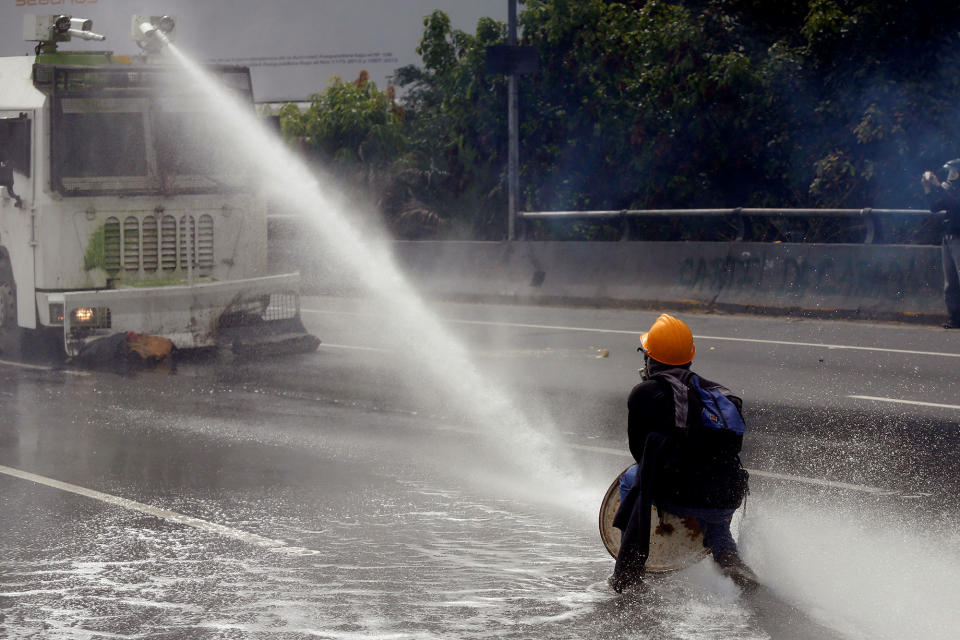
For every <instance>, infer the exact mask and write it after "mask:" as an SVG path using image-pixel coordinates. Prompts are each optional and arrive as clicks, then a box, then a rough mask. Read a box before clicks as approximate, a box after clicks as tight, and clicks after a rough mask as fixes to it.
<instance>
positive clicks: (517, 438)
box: [168, 44, 596, 512]
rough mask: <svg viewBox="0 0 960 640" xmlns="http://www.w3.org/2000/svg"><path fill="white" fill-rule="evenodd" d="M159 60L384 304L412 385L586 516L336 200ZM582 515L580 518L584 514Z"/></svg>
mask: <svg viewBox="0 0 960 640" xmlns="http://www.w3.org/2000/svg"><path fill="white" fill-rule="evenodd" d="M168 51H169V52H170V53H171V54H172V55H173V56H174V57H175V59H176V60H177V61H178V62H179V63H180V64H181V65H182V66H183V68H184V69H185V70H186V71H187V73H188V74H189V76H190V77H191V78H192V79H193V81H194V82H195V83H196V85H197V86H198V87H200V88H201V90H202V91H203V93H204V94H205V95H206V96H207V97H208V98H209V99H210V100H211V101H212V103H213V104H214V105H215V106H216V111H217V113H218V116H220V118H219V120H220V123H219V124H220V125H221V126H224V127H226V128H227V129H229V130H230V131H231V132H232V135H231V138H232V140H233V141H234V142H235V144H236V149H235V151H236V153H237V154H238V155H240V156H242V157H243V158H244V160H246V161H249V162H252V163H253V165H254V166H253V170H254V171H255V172H256V173H257V174H258V176H259V178H260V181H261V182H262V184H263V185H264V188H265V190H266V192H267V194H268V195H269V196H270V197H271V198H273V200H274V201H275V202H277V203H278V204H280V205H281V206H283V207H284V208H285V210H287V211H290V212H295V213H299V214H302V215H303V216H304V218H305V219H307V220H309V221H310V222H311V223H312V225H313V226H314V227H315V228H316V229H317V230H318V231H319V234H320V237H321V238H322V239H323V241H324V250H326V251H329V252H330V253H332V254H333V255H334V259H333V262H336V263H338V264H339V265H340V266H345V267H346V269H347V270H349V271H350V272H352V273H353V274H355V275H356V276H357V277H358V278H359V279H360V281H361V282H362V283H363V284H364V286H365V287H366V288H367V289H368V290H369V291H370V292H371V293H372V294H373V295H374V296H375V297H376V298H377V299H378V300H379V301H380V302H381V303H382V304H383V306H384V309H385V313H387V314H389V322H390V326H391V329H392V330H391V337H392V339H393V340H394V344H395V345H396V346H397V349H398V350H399V351H401V352H405V354H406V355H407V356H409V357H411V358H412V361H414V362H417V363H422V367H421V368H419V369H418V370H417V371H416V372H415V375H417V376H419V375H423V376H424V377H425V378H426V379H425V380H424V381H423V384H430V382H432V383H433V384H434V385H436V386H435V387H434V388H435V389H436V393H439V394H444V395H445V396H447V397H449V399H450V402H451V404H455V405H458V406H459V410H460V412H461V413H462V414H463V415H467V416H470V417H471V418H472V420H473V421H474V422H475V423H476V424H477V425H478V426H479V427H481V428H482V429H483V430H484V431H486V432H488V433H490V435H491V438H492V440H493V441H495V442H496V443H498V444H499V445H500V448H501V451H502V452H504V455H505V456H508V457H511V458H513V459H514V460H515V462H516V464H517V466H521V465H522V466H523V467H524V468H525V469H527V470H528V471H529V473H530V474H531V480H534V481H536V482H537V484H540V485H541V486H542V483H544V482H546V483H549V485H548V486H550V487H551V491H549V492H546V493H549V494H551V495H552V496H554V497H555V498H556V499H557V500H558V501H559V502H560V504H564V505H567V506H574V507H575V508H577V509H588V510H589V511H590V512H592V511H593V509H595V505H594V504H593V502H595V501H596V493H595V491H592V492H587V491H586V490H585V489H584V488H583V484H582V481H580V480H579V479H578V474H576V473H574V469H575V466H574V464H573V462H572V460H571V459H570V457H569V454H568V453H567V451H566V450H565V449H564V448H562V447H560V446H558V443H557V441H556V438H555V437H551V434H552V431H553V428H552V427H551V425H549V424H548V423H547V422H546V421H545V420H544V419H543V418H539V419H538V420H536V421H534V420H533V419H531V417H530V416H529V415H528V413H527V412H526V411H525V410H524V409H525V408H521V405H520V404H519V403H518V402H516V401H515V399H513V398H511V397H510V394H509V393H508V392H507V391H506V390H505V389H503V388H501V387H499V386H498V385H496V384H494V382H493V381H492V380H490V379H488V378H487V377H485V376H484V375H483V374H482V373H481V372H480V370H479V369H478V367H477V366H476V364H475V362H474V361H473V360H472V358H471V357H470V355H469V353H468V351H467V350H466V348H465V347H464V346H463V345H462V344H461V343H460V342H459V341H458V340H457V339H455V338H454V337H453V336H452V335H451V333H450V332H449V330H448V329H447V328H446V327H445V326H444V325H443V324H442V323H441V322H440V321H439V320H438V318H437V317H436V316H435V315H434V314H433V313H432V312H431V311H430V310H429V309H428V308H427V306H426V304H425V303H424V301H423V300H422V298H421V296H420V295H419V294H418V293H417V291H416V290H415V289H414V287H413V286H412V285H411V284H410V282H408V280H407V279H406V278H405V277H404V275H403V274H402V273H401V271H400V269H399V268H398V267H397V265H396V264H395V262H394V260H393V257H392V254H391V251H390V248H389V245H388V243H387V242H386V241H384V239H383V238H382V235H383V234H380V233H371V232H370V231H369V230H366V229H365V230H361V228H360V225H359V224H357V223H356V222H355V221H353V220H351V219H350V216H349V215H348V212H350V211H351V209H353V208H355V205H354V206H353V207H351V206H349V205H348V203H347V202H346V201H345V196H344V195H343V194H341V193H340V192H339V191H338V190H337V189H336V188H335V187H333V186H332V185H330V184H323V183H321V181H320V179H319V178H318V176H317V174H316V173H315V172H314V171H312V170H311V169H309V168H308V167H307V166H306V165H305V164H304V162H303V161H302V160H301V159H300V158H298V157H297V156H296V155H295V154H294V153H293V152H291V151H290V149H289V148H288V147H287V146H286V145H285V144H284V143H283V142H282V140H280V139H279V138H278V137H277V136H276V135H275V134H274V133H273V132H271V131H269V130H268V129H266V128H265V127H263V126H262V125H261V123H260V122H259V121H258V120H257V118H256V117H255V116H254V114H253V113H252V112H251V110H250V108H249V104H243V103H241V102H240V101H239V100H238V99H237V98H236V97H235V96H233V95H232V94H230V93H229V92H228V91H227V90H225V89H224V88H223V87H222V86H220V84H219V82H218V80H217V79H216V78H215V77H213V76H212V75H210V74H208V73H207V72H206V71H205V70H203V69H202V68H201V67H200V66H199V65H197V64H196V63H194V62H193V61H192V60H191V59H190V58H189V57H187V56H186V55H185V54H184V53H183V52H181V51H180V50H179V49H178V48H177V47H176V46H174V45H172V44H170V45H168ZM588 504H589V505H590V506H589V508H588V507H587V505H588Z"/></svg>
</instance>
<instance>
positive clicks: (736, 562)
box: [714, 551, 760, 591]
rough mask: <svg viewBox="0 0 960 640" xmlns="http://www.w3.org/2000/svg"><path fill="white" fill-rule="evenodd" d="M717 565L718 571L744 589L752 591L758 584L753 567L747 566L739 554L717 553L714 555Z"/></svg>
mask: <svg viewBox="0 0 960 640" xmlns="http://www.w3.org/2000/svg"><path fill="white" fill-rule="evenodd" d="M714 560H716V562H717V566H719V567H720V573H722V574H723V575H725V576H727V577H728V578H730V579H731V580H733V583H734V584H735V585H737V586H738V587H740V588H741V589H743V590H745V591H752V590H753V589H756V588H757V586H758V585H759V584H760V583H759V581H758V580H757V574H755V573H754V572H753V569H751V568H750V567H748V566H747V563H746V562H744V561H743V560H742V559H741V558H740V555H739V554H736V553H732V552H729V551H728V552H726V553H718V554H717V555H716V556H714Z"/></svg>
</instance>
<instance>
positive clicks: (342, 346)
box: [320, 342, 390, 352]
mask: <svg viewBox="0 0 960 640" xmlns="http://www.w3.org/2000/svg"><path fill="white" fill-rule="evenodd" d="M324 347H326V348H328V349H352V350H354V351H380V352H389V351H390V349H381V348H380V347H360V346H357V345H352V344H331V343H329V342H321V343H320V348H324Z"/></svg>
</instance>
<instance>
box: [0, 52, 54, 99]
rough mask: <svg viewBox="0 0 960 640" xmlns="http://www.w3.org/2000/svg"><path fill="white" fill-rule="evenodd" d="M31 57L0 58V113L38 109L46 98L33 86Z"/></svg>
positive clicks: (32, 60)
mask: <svg viewBox="0 0 960 640" xmlns="http://www.w3.org/2000/svg"><path fill="white" fill-rule="evenodd" d="M35 60H36V58H34V57H33V56H16V57H10V58H0V111H16V110H18V109H39V108H41V107H42V106H43V103H44V101H45V100H46V96H45V95H43V92H42V91H40V90H39V89H37V88H36V87H35V86H33V63H34V61H35Z"/></svg>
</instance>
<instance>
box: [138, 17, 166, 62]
mask: <svg viewBox="0 0 960 640" xmlns="http://www.w3.org/2000/svg"><path fill="white" fill-rule="evenodd" d="M176 26H177V21H176V19H175V18H174V17H173V16H133V20H132V22H131V32H132V36H133V40H134V42H136V43H137V45H139V46H140V48H141V49H143V50H144V51H146V52H147V53H159V52H160V50H161V49H163V47H164V46H166V45H167V44H169V43H170V42H172V41H173V32H174V30H175V29H176Z"/></svg>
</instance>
